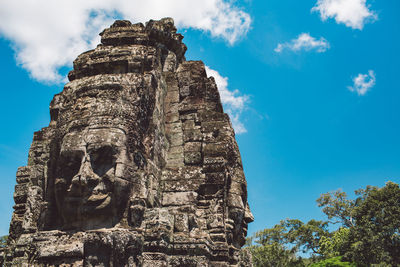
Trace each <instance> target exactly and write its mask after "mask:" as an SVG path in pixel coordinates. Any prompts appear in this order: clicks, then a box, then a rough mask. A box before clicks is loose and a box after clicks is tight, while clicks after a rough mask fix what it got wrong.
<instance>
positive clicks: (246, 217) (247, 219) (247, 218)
mask: <svg viewBox="0 0 400 267" xmlns="http://www.w3.org/2000/svg"><path fill="white" fill-rule="evenodd" d="M244 221H245V222H246V223H251V222H254V215H253V213H252V212H251V211H250V207H249V204H247V205H246V211H245V213H244Z"/></svg>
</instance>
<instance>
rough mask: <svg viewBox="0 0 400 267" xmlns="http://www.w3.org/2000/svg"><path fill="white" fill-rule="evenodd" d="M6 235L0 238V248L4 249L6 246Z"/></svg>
mask: <svg viewBox="0 0 400 267" xmlns="http://www.w3.org/2000/svg"><path fill="white" fill-rule="evenodd" d="M7 239H8V235H5V236H0V248H5V247H6V246H7Z"/></svg>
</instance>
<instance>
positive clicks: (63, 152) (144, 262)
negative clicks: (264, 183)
mask: <svg viewBox="0 0 400 267" xmlns="http://www.w3.org/2000/svg"><path fill="white" fill-rule="evenodd" d="M100 35H101V44H99V45H98V46H97V47H96V49H94V50H90V51H87V52H85V53H83V54H81V55H80V56H78V58H77V59H76V60H75V61H74V68H73V70H72V71H71V72H70V73H69V75H68V78H69V80H70V82H69V83H67V84H66V85H65V87H64V90H63V91H62V92H61V93H59V94H57V95H55V96H54V99H53V101H52V102H51V104H50V115H51V122H50V124H49V126H48V127H46V128H43V129H42V130H40V131H38V132H36V133H35V134H34V138H33V143H32V146H31V149H30V151H29V159H28V165H27V166H25V167H20V168H19V169H18V172H17V185H16V186H15V193H14V200H15V206H14V213H13V216H12V221H11V225H10V235H9V241H8V247H7V248H6V249H3V251H2V252H1V253H2V255H3V257H2V259H0V263H1V264H2V265H3V266H114V267H115V266H189V267H190V266H193V267H194V266H251V259H250V257H249V255H248V254H247V253H245V252H243V251H242V250H241V247H242V246H243V245H244V241H245V236H246V234H247V224H248V223H250V222H252V221H253V216H252V214H251V212H250V209H249V206H248V203H247V190H246V179H245V177H244V173H243V168H242V162H241V158H240V154H239V150H238V146H237V144H236V141H235V134H234V131H233V129H232V126H231V123H230V120H229V117H228V116H227V114H225V113H224V112H223V109H222V105H221V101H220V96H219V93H218V90H217V86H216V84H215V81H214V78H213V77H209V78H208V77H207V75H206V72H205V68H204V64H203V63H202V62H201V61H186V60H185V57H184V54H185V51H186V46H185V45H184V44H183V43H182V39H183V36H182V35H180V34H178V33H176V28H175V26H174V23H173V20H172V19H170V18H165V19H162V20H160V21H153V20H151V21H149V22H147V23H146V25H143V24H141V23H138V24H131V23H130V22H129V21H116V22H115V23H114V24H113V25H111V27H110V28H108V29H105V30H104V31H103V32H102V33H100Z"/></svg>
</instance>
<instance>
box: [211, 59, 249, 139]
mask: <svg viewBox="0 0 400 267" xmlns="http://www.w3.org/2000/svg"><path fill="white" fill-rule="evenodd" d="M206 72H207V75H208V76H212V77H214V79H215V82H216V84H217V86H218V91H219V94H220V96H221V102H222V104H223V106H224V109H225V112H226V113H228V114H229V117H230V118H231V121H232V125H233V128H234V129H235V132H236V133H237V134H241V133H245V132H247V130H246V127H245V126H244V124H243V123H242V122H241V120H240V115H241V114H242V112H243V110H244V109H245V108H246V105H247V104H248V103H249V97H248V96H246V95H243V94H241V93H240V92H239V90H237V89H236V90H233V91H231V90H229V89H228V78H227V77H223V76H221V75H220V74H219V73H218V71H216V70H213V69H210V67H208V66H206Z"/></svg>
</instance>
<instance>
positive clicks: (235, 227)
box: [227, 186, 254, 248]
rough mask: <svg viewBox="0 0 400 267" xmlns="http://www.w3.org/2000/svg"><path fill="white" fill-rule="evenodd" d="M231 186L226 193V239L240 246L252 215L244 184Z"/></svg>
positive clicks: (244, 239) (242, 243)
mask: <svg viewBox="0 0 400 267" xmlns="http://www.w3.org/2000/svg"><path fill="white" fill-rule="evenodd" d="M233 187H234V188H233V189H232V188H231V190H230V192H229V194H228V209H229V210H228V220H227V229H228V230H230V231H229V232H230V234H228V239H229V240H230V241H231V243H232V244H233V245H234V246H235V247H237V248H240V247H242V246H243V245H244V244H245V242H246V236H247V227H248V224H249V223H251V222H252V221H254V216H253V214H252V213H251V211H250V207H249V204H248V203H247V196H246V189H245V186H237V187H236V188H235V186H233ZM238 193H239V194H238Z"/></svg>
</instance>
